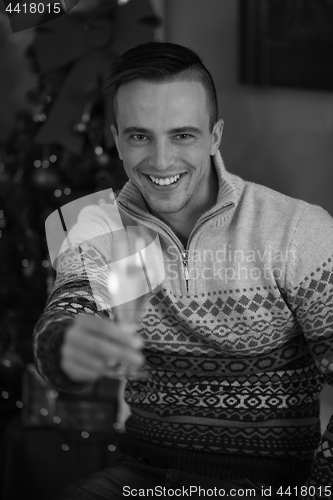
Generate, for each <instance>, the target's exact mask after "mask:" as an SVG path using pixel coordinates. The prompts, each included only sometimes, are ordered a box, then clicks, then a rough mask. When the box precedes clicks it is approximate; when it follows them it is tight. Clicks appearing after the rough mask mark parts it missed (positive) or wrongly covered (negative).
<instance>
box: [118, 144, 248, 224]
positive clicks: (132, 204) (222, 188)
mask: <svg viewBox="0 0 333 500" xmlns="http://www.w3.org/2000/svg"><path fill="white" fill-rule="evenodd" d="M212 158H213V163H214V166H215V169H216V173H217V178H218V183H219V189H218V195H217V200H216V204H215V205H214V206H213V207H212V208H211V209H210V210H209V211H208V212H207V214H210V213H214V212H215V211H217V210H219V209H220V208H222V207H223V206H224V205H226V204H229V203H233V204H234V205H236V204H237V202H238V199H239V196H240V193H239V189H238V188H239V186H238V185H237V184H238V183H235V180H236V179H237V177H235V176H234V175H232V174H230V173H229V172H228V171H227V170H226V168H225V166H224V162H223V160H222V156H221V153H220V151H217V153H216V155H215V156H213V157H212ZM239 180H240V179H239ZM117 202H119V203H120V204H121V205H123V206H124V207H127V208H129V209H131V210H132V211H134V212H137V213H138V214H141V215H142V213H144V215H145V216H147V213H150V212H149V210H148V207H147V204H146V202H145V199H144V197H143V196H142V194H141V191H140V190H139V189H138V188H137V187H136V185H135V184H134V183H133V182H132V181H130V180H129V181H128V182H127V183H126V184H125V185H124V187H123V188H122V190H121V192H120V193H119V196H118V198H117Z"/></svg>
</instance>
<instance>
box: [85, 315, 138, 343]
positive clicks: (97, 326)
mask: <svg viewBox="0 0 333 500" xmlns="http://www.w3.org/2000/svg"><path fill="white" fill-rule="evenodd" d="M76 324H77V325H79V326H81V327H82V328H83V329H86V330H87V331H89V332H90V333H94V334H96V335H97V336H98V337H104V338H105V339H106V340H113V341H114V342H116V343H119V344H120V345H124V346H129V347H132V348H134V349H140V348H142V347H143V343H142V340H141V339H140V338H139V337H138V336H136V335H135V334H134V332H133V330H132V331H131V330H130V329H126V328H122V327H119V326H118V325H117V324H116V323H113V322H111V321H109V320H106V319H103V318H100V317H99V316H95V315H89V314H80V315H79V316H78V317H77V318H76Z"/></svg>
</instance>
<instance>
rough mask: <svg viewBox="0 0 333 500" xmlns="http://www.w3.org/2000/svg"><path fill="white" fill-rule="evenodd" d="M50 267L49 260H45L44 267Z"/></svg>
mask: <svg viewBox="0 0 333 500" xmlns="http://www.w3.org/2000/svg"><path fill="white" fill-rule="evenodd" d="M49 265H50V263H49V261H48V260H43V262H42V266H43V267H49Z"/></svg>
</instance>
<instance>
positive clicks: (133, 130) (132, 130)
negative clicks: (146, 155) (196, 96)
mask: <svg viewBox="0 0 333 500" xmlns="http://www.w3.org/2000/svg"><path fill="white" fill-rule="evenodd" d="M190 132H192V133H193V134H198V135H202V130H201V129H199V128H198V127H193V126H192V125H188V126H185V127H176V128H172V129H171V130H169V131H168V134H187V133H190ZM153 133H154V131H153V130H149V129H147V128H144V127H135V126H134V127H126V128H125V129H124V130H123V134H143V135H148V134H153Z"/></svg>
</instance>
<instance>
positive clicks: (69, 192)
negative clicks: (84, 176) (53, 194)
mask: <svg viewBox="0 0 333 500" xmlns="http://www.w3.org/2000/svg"><path fill="white" fill-rule="evenodd" d="M71 192H72V190H71V188H65V189H64V194H71Z"/></svg>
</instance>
